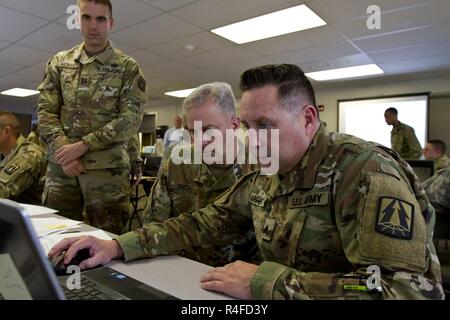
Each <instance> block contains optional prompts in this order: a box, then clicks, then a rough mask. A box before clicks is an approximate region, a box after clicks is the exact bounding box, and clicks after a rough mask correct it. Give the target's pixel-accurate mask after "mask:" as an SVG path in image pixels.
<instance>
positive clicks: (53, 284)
mask: <svg viewBox="0 0 450 320" xmlns="http://www.w3.org/2000/svg"><path fill="white" fill-rule="evenodd" d="M0 298H2V299H6V300H30V299H35V300H48V299H51V300H53V299H64V294H63V292H62V289H61V287H60V286H59V283H58V280H57V278H56V275H55V274H54V272H53V269H52V267H51V265H50V262H49V261H48V258H47V257H46V256H45V254H44V251H43V250H42V248H41V245H40V243H39V240H38V238H37V236H36V233H35V231H34V229H33V227H32V226H31V223H30V221H29V219H28V216H27V214H26V213H25V212H24V211H23V210H22V208H21V207H19V206H18V204H17V203H15V202H13V201H10V200H0Z"/></svg>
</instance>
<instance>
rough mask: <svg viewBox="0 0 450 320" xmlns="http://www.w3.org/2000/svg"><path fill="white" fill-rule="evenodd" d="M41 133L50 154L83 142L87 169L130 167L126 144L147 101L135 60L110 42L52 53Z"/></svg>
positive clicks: (42, 103) (42, 98)
mask: <svg viewBox="0 0 450 320" xmlns="http://www.w3.org/2000/svg"><path fill="white" fill-rule="evenodd" d="M39 91H40V92H41V95H40V98H39V101H38V118H39V129H40V134H41V137H42V139H43V140H44V142H45V143H46V145H47V146H48V150H47V158H48V160H49V161H52V162H55V160H54V152H55V151H56V150H57V149H59V148H60V147H62V146H63V145H66V144H69V143H74V142H77V141H80V140H83V141H84V142H86V143H87V145H88V146H89V151H88V152H87V153H86V154H85V155H84V156H83V157H82V161H83V162H84V164H85V167H86V169H105V168H120V167H128V166H129V156H128V152H127V150H126V147H125V146H126V144H127V142H128V141H129V140H130V139H131V138H132V136H133V135H135V134H137V132H138V129H139V126H140V123H141V121H142V116H143V110H144V107H145V104H146V102H147V98H146V94H145V91H146V81H145V79H144V77H143V75H142V72H141V70H140V69H139V66H138V65H137V63H136V61H134V60H133V59H132V58H130V57H128V56H127V55H125V54H123V53H121V52H120V51H119V50H117V49H115V48H114V47H113V46H112V44H111V43H109V44H108V47H107V48H106V49H105V51H104V52H102V53H99V54H98V55H96V56H93V57H89V56H88V55H87V54H86V52H85V50H84V47H83V45H79V46H77V47H74V48H72V49H70V50H68V51H62V52H60V53H58V54H56V55H55V56H53V57H52V58H51V59H50V61H49V63H48V65H47V67H46V72H45V78H44V81H43V82H42V84H41V85H40V86H39Z"/></svg>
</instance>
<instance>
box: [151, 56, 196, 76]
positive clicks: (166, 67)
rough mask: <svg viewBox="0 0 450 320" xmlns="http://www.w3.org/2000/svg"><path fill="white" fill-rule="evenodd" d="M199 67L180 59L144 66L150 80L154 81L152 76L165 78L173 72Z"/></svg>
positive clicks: (188, 70) (183, 71)
mask: <svg viewBox="0 0 450 320" xmlns="http://www.w3.org/2000/svg"><path fill="white" fill-rule="evenodd" d="M196 69H198V68H197V67H194V66H191V65H189V64H186V63H182V62H179V61H169V62H166V63H162V64H158V65H156V66H152V67H147V68H144V72H145V74H146V75H149V78H148V79H147V80H148V81H152V77H156V78H161V79H163V80H165V76H168V75H173V74H182V73H185V72H190V71H193V70H196Z"/></svg>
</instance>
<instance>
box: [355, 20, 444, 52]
mask: <svg viewBox="0 0 450 320" xmlns="http://www.w3.org/2000/svg"><path fill="white" fill-rule="evenodd" d="M448 40H450V23H449V24H444V25H439V26H435V27H425V28H423V29H417V30H408V31H405V32H399V33H393V34H387V35H381V36H377V37H374V38H368V39H361V40H355V41H354V43H355V44H356V45H357V46H358V47H359V48H360V49H361V50H363V51H365V52H372V51H379V50H385V49H392V48H400V47H405V46H411V45H416V44H420V43H422V44H425V43H429V42H440V41H444V42H445V41H448Z"/></svg>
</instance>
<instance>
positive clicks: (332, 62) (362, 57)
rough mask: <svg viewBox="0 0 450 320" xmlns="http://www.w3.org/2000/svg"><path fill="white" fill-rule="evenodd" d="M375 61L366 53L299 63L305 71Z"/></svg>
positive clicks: (337, 67)
mask: <svg viewBox="0 0 450 320" xmlns="http://www.w3.org/2000/svg"><path fill="white" fill-rule="evenodd" d="M371 63H373V61H372V59H371V58H370V57H368V56H367V55H366V54H364V53H359V54H353V55H348V56H342V55H339V58H334V59H324V60H321V61H314V62H304V63H299V66H300V67H301V68H302V70H303V71H304V72H314V71H323V70H330V69H339V68H347V67H354V66H360V65H365V64H371Z"/></svg>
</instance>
